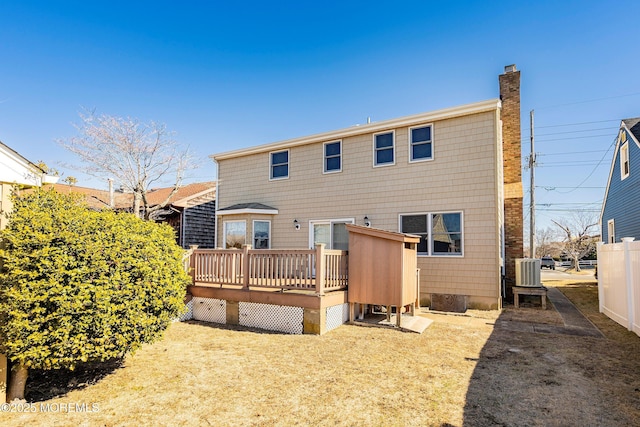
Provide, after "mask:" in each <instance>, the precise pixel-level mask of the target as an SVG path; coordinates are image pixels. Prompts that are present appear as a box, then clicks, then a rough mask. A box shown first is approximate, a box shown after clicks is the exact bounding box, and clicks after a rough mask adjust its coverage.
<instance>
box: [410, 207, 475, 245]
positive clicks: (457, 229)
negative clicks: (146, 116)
mask: <svg viewBox="0 0 640 427" xmlns="http://www.w3.org/2000/svg"><path fill="white" fill-rule="evenodd" d="M462 229H463V227H462V212H442V213H420V214H407V215H400V231H401V232H402V233H410V234H415V235H418V236H420V243H418V255H432V256H461V255H462V246H463V245H462V244H463V230H462Z"/></svg>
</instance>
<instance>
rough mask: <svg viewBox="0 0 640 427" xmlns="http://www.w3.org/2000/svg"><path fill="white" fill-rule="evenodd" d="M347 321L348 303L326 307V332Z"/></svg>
mask: <svg viewBox="0 0 640 427" xmlns="http://www.w3.org/2000/svg"><path fill="white" fill-rule="evenodd" d="M348 321H349V304H340V305H334V306H333V307H327V329H326V330H327V332H329V331H330V330H332V329H335V328H337V327H338V326H340V325H342V324H344V323H347V322H348Z"/></svg>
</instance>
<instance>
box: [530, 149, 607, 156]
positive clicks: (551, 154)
mask: <svg viewBox="0 0 640 427" xmlns="http://www.w3.org/2000/svg"><path fill="white" fill-rule="evenodd" d="M607 151H609V150H589V151H566V152H564V153H538V156H566V155H574V154H587V153H606V152H607Z"/></svg>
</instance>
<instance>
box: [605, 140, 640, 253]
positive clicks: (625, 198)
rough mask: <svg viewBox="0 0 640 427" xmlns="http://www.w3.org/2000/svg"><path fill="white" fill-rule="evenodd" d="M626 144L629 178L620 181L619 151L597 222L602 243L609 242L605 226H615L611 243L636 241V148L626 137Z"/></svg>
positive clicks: (639, 198) (639, 224) (639, 226)
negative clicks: (613, 239)
mask: <svg viewBox="0 0 640 427" xmlns="http://www.w3.org/2000/svg"><path fill="white" fill-rule="evenodd" d="M627 141H628V144H629V176H628V177H627V178H625V179H624V180H621V179H620V147H619V146H618V147H617V150H616V153H615V158H614V160H613V162H612V171H611V181H610V183H609V189H608V193H607V199H606V200H605V205H604V210H603V214H602V218H601V226H602V241H603V242H608V241H609V230H608V227H607V222H608V221H609V220H611V219H613V220H614V223H615V233H616V236H615V239H616V242H620V239H621V238H622V237H635V239H636V240H640V215H638V212H639V211H640V147H638V145H637V144H636V143H635V141H633V139H631V136H630V135H628V136H627Z"/></svg>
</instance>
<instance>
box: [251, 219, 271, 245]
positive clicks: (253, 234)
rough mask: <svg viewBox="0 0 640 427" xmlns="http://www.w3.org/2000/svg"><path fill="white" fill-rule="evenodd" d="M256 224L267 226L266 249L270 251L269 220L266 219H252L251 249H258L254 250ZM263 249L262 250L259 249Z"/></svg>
mask: <svg viewBox="0 0 640 427" xmlns="http://www.w3.org/2000/svg"><path fill="white" fill-rule="evenodd" d="M256 222H266V223H267V224H269V228H268V231H267V249H271V220H268V219H254V220H253V222H252V223H251V226H252V228H251V235H252V239H251V245H252V247H253V249H258V248H256V247H255V246H256ZM261 249H264V248H261Z"/></svg>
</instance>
